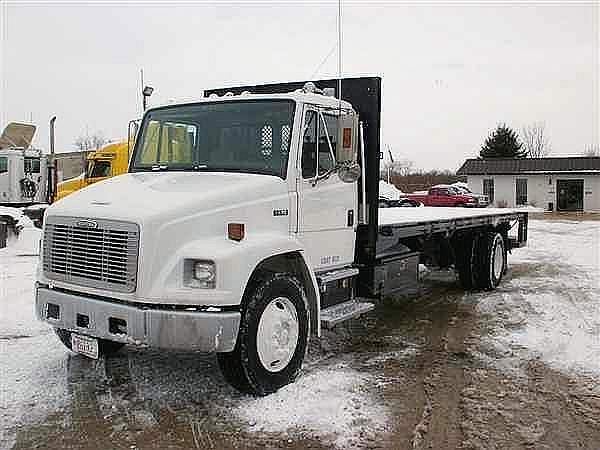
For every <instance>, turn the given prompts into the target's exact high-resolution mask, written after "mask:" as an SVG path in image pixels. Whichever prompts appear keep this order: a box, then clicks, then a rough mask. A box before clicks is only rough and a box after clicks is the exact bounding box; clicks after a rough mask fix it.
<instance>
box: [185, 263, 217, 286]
mask: <svg viewBox="0 0 600 450" xmlns="http://www.w3.org/2000/svg"><path fill="white" fill-rule="evenodd" d="M216 272H217V271H216V267H215V263H214V262H213V261H203V260H198V259H186V260H185V261H184V267H183V281H184V284H185V285H186V286H189V287H194V288H202V289H214V287H215V285H216V283H215V282H216V278H217V276H216Z"/></svg>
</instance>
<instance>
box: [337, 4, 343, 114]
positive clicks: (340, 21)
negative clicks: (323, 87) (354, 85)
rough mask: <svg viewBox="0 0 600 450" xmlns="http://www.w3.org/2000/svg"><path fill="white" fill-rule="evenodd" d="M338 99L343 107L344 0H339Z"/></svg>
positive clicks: (340, 106)
mask: <svg viewBox="0 0 600 450" xmlns="http://www.w3.org/2000/svg"><path fill="white" fill-rule="evenodd" d="M338 99H339V101H340V103H339V109H340V110H341V109H342V0H338Z"/></svg>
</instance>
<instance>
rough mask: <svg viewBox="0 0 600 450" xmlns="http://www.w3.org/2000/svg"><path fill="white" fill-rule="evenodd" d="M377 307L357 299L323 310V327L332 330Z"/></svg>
mask: <svg viewBox="0 0 600 450" xmlns="http://www.w3.org/2000/svg"><path fill="white" fill-rule="evenodd" d="M373 308H375V305H374V304H373V303H370V302H365V301H361V300H360V299H358V298H356V299H354V300H348V301H347V302H343V303H338V304H337V305H333V306H330V307H328V308H325V309H323V310H321V326H322V327H323V328H327V329H331V328H333V327H335V326H336V325H337V324H339V323H342V322H344V321H346V320H349V319H352V318H354V317H357V316H360V315H361V314H365V313H368V312H369V311H371V310H372V309H373Z"/></svg>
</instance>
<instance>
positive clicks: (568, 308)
mask: <svg viewBox="0 0 600 450" xmlns="http://www.w3.org/2000/svg"><path fill="white" fill-rule="evenodd" d="M27 229H29V230H30V231H26V232H22V233H21V235H20V238H19V240H18V241H17V242H13V243H12V244H11V246H10V247H9V248H7V249H2V250H0V371H1V372H0V379H1V380H2V382H1V383H0V430H1V431H0V448H8V447H11V445H12V442H14V436H15V433H16V429H17V427H20V426H25V425H27V424H30V423H41V422H43V421H44V418H45V417H47V416H48V415H49V414H51V413H54V412H56V411H61V410H65V411H68V410H69V408H72V402H73V398H72V396H73V394H72V393H71V391H72V389H71V387H70V386H69V383H70V381H69V376H70V373H71V371H72V370H75V369H74V367H75V368H77V367H79V368H80V369H79V370H80V371H81V373H82V374H83V375H82V376H84V377H89V378H90V379H92V380H95V379H96V378H97V379H98V380H100V382H102V381H101V380H104V379H105V376H109V375H110V373H109V372H110V371H111V370H112V371H114V370H120V371H122V373H121V372H119V373H118V375H119V376H121V377H124V378H125V379H127V378H129V381H127V383H126V384H125V385H123V386H124V387H123V388H122V389H123V393H119V392H118V387H117V388H115V389H116V390H110V391H109V392H108V393H107V394H106V395H105V397H99V398H98V400H99V403H100V404H104V403H106V405H108V412H107V413H106V414H107V417H108V418H109V419H110V420H113V421H115V423H117V422H116V421H118V420H119V417H127V416H128V415H130V414H133V415H134V416H135V417H138V416H139V417H141V418H144V417H146V418H149V419H148V420H147V423H148V425H147V426H155V425H153V424H154V422H153V420H151V419H152V418H151V415H149V413H148V411H147V403H146V401H147V400H152V402H155V403H156V404H159V405H162V404H164V405H166V406H167V408H175V410H176V409H177V405H183V408H188V409H189V408H190V405H199V408H205V409H204V410H202V411H201V412H200V413H198V414H205V415H207V417H209V418H211V420H214V421H215V422H218V423H221V424H223V425H222V426H223V427H230V426H234V427H237V429H239V430H240V431H242V432H243V433H256V434H262V433H265V434H267V435H268V434H272V433H274V434H276V435H282V436H291V437H293V436H294V432H296V431H298V432H301V433H308V434H309V435H312V436H315V437H316V438H318V439H320V440H322V441H323V442H327V443H329V444H331V445H335V446H336V447H341V448H344V447H353V446H354V444H355V443H356V442H357V441H358V440H359V436H363V435H366V436H369V435H373V436H377V435H381V434H382V433H384V432H385V431H386V429H387V428H388V427H390V426H391V423H392V420H391V412H390V411H389V410H388V409H387V406H388V405H386V404H385V402H382V399H380V397H379V395H378V389H379V388H378V386H380V385H381V384H382V383H383V384H385V381H386V379H384V378H380V377H383V374H382V373H381V370H380V366H381V361H382V358H384V359H385V358H393V359H394V360H398V359H403V358H410V357H411V355H414V354H415V352H416V351H417V350H416V349H415V348H413V347H411V346H408V347H407V346H405V345H402V346H398V345H395V346H391V347H390V349H392V348H393V349H395V350H396V351H395V352H394V351H393V352H390V353H388V354H380V353H379V352H376V353H373V354H360V355H357V354H352V355H347V356H344V355H343V354H339V346H338V347H336V351H335V352H333V356H331V357H327V358H325V360H319V361H317V362H316V363H314V364H311V363H310V361H308V364H306V365H305V369H304V371H303V373H302V375H301V376H300V377H299V379H298V380H297V381H296V382H295V383H294V384H292V385H290V386H287V387H285V388H283V389H281V390H280V391H279V392H277V393H275V394H273V395H270V396H268V397H265V398H257V399H255V398H252V397H249V396H245V395H241V394H238V393H237V392H236V391H234V390H233V389H232V388H231V387H229V386H228V385H227V384H226V383H225V381H224V380H223V378H222V376H221V375H220V374H219V372H218V369H217V365H216V361H215V359H214V356H213V355H208V356H206V355H196V354H189V353H185V354H182V353H169V352H162V351H157V350H150V349H137V348H129V349H128V350H127V352H125V353H124V354H123V355H122V356H121V358H122V360H123V362H124V363H125V364H123V365H119V364H117V366H118V367H116V368H115V366H114V365H115V363H119V361H121V360H119V359H116V360H113V365H112V366H111V367H105V366H104V365H103V364H87V362H89V361H88V360H87V359H85V358H84V357H80V356H74V355H72V354H70V353H69V352H68V351H67V350H66V349H64V347H63V346H62V344H61V343H60V342H59V341H58V339H57V338H56V337H55V336H54V334H53V333H52V331H51V329H50V327H48V326H46V325H45V324H43V323H41V322H38V321H37V319H36V318H35V314H34V311H33V303H34V301H33V300H34V299H33V295H34V293H33V281H34V274H35V270H36V266H37V261H38V259H37V257H36V256H19V254H24V253H27V252H24V251H21V250H19V249H20V248H25V247H29V248H30V249H34V250H35V249H37V245H38V243H37V240H38V239H39V232H37V233H36V231H35V230H31V229H30V227H26V228H24V230H23V231H25V230H27ZM34 252H35V251H33V253H34ZM510 263H511V265H512V272H513V274H512V277H509V278H508V279H507V280H506V282H505V283H503V284H502V285H501V286H500V288H499V289H498V290H497V291H496V292H493V293H477V294H474V295H473V294H467V295H465V297H464V301H474V302H475V303H476V304H477V308H478V310H479V311H480V313H482V315H483V316H484V317H485V318H489V324H490V326H491V332H489V333H486V334H485V335H483V336H481V338H480V339H481V341H482V342H483V344H484V348H487V350H489V351H486V352H485V353H486V354H485V355H483V356H484V357H486V358H487V360H488V361H490V362H491V363H492V364H495V365H497V366H499V367H502V368H506V369H511V370H512V369H514V368H515V367H516V368H517V369H518V367H519V365H521V364H522V363H523V361H524V360H526V359H529V358H541V359H542V360H543V361H545V362H547V363H548V364H550V365H551V366H553V367H556V368H557V369H560V370H564V371H567V372H569V373H574V374H577V373H584V374H592V375H595V376H598V375H600V269H599V268H600V222H585V221H581V222H575V221H569V222H560V221H538V220H532V221H530V235H529V246H528V247H527V248H524V249H517V250H515V251H514V252H513V254H512V255H511V256H510ZM398 348H401V350H400V351H398ZM336 352H337V353H336ZM357 356H358V358H357ZM309 357H310V355H309ZM365 358H366V360H365ZM358 360H362V363H361V362H358V363H357V361H358ZM107 361H108V360H107ZM107 365H108V364H107ZM369 365H375V366H374V367H376V368H378V369H377V370H363V369H364V368H365V367H367V366H369ZM191 380H193V381H191ZM130 391H131V392H130ZM126 397H127V399H126ZM64 414H68V413H64ZM197 417H199V416H198V415H197V416H196V418H195V419H194V420H196V419H197ZM115 426H116V425H115ZM119 426H120V425H119Z"/></svg>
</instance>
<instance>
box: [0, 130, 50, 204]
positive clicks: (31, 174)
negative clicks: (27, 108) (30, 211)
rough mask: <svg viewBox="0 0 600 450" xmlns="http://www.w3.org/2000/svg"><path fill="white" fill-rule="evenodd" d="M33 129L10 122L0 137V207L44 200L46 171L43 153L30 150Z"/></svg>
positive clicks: (46, 180)
mask: <svg viewBox="0 0 600 450" xmlns="http://www.w3.org/2000/svg"><path fill="white" fill-rule="evenodd" d="M35 130H36V128H35V126H34V125H30V124H25V123H17V122H11V123H9V124H8V125H7V126H6V127H5V128H4V131H3V132H2V135H1V136H0V205H7V206H15V207H18V206H27V205H32V204H34V203H43V202H45V201H46V193H47V184H48V169H47V159H46V157H45V156H44V155H43V154H42V151H41V150H39V149H35V148H32V147H31V141H32V139H33V136H34V135H35Z"/></svg>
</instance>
